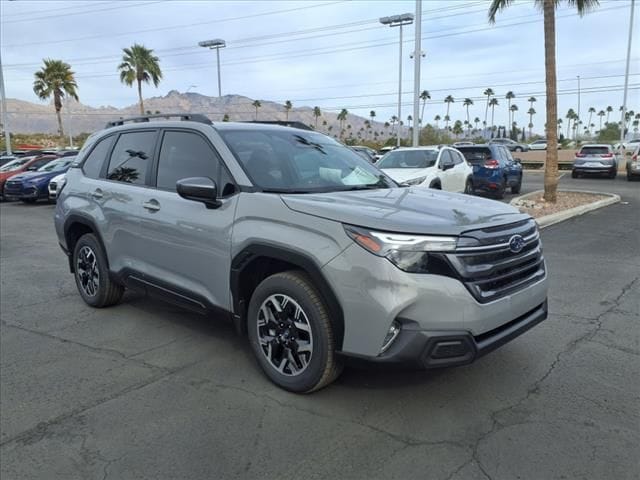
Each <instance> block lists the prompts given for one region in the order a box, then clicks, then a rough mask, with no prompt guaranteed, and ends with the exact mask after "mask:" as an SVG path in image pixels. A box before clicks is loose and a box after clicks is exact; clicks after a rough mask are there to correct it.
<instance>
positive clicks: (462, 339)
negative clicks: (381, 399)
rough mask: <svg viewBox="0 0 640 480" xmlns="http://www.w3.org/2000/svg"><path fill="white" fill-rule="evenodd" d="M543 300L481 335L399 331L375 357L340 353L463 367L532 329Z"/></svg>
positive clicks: (544, 313) (544, 306)
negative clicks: (381, 352)
mask: <svg viewBox="0 0 640 480" xmlns="http://www.w3.org/2000/svg"><path fill="white" fill-rule="evenodd" d="M547 315H548V308H547V301H546V300H545V301H544V303H542V304H540V305H538V306H537V307H534V308H533V309H531V310H530V311H529V312H526V313H525V314H523V315H521V316H519V317H518V318H516V319H514V320H512V321H511V322H509V323H507V324H505V325H502V326H500V327H498V328H495V329H493V330H491V331H489V332H486V333H484V334H482V335H477V336H473V335H472V334H471V333H469V332H466V331H463V330H452V331H438V330H434V331H425V330H413V329H411V328H410V327H409V328H403V329H402V330H401V332H400V334H399V335H398V337H397V338H396V340H395V341H394V342H393V344H392V345H391V347H390V348H389V349H388V350H387V351H386V352H384V353H383V354H382V355H379V356H377V357H373V358H371V357H361V356H358V355H348V354H343V356H344V357H346V358H347V359H349V358H354V359H362V360H366V361H369V362H372V363H375V364H381V365H392V366H401V367H407V368H417V369H431V368H442V367H454V366H459V365H467V364H469V363H472V362H474V361H475V360H477V359H478V358H480V357H482V356H484V355H486V354H488V353H490V352H492V351H493V350H495V349H497V348H498V347H500V346H502V345H504V344H505V343H508V342H510V341H511V340H513V339H515V338H516V337H518V336H520V335H522V334H523V333H525V332H526V331H527V330H529V329H531V328H533V327H534V326H536V325H537V324H538V323H540V322H542V321H543V320H545V319H546V318H547Z"/></svg>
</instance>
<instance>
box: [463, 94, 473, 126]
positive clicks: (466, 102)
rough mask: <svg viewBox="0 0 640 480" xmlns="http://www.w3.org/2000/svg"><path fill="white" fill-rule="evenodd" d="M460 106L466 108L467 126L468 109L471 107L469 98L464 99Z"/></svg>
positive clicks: (471, 102)
mask: <svg viewBox="0 0 640 480" xmlns="http://www.w3.org/2000/svg"><path fill="white" fill-rule="evenodd" d="M462 105H463V106H465V107H467V124H469V107H470V106H471V105H473V100H471V99H470V98H465V99H464V102H462Z"/></svg>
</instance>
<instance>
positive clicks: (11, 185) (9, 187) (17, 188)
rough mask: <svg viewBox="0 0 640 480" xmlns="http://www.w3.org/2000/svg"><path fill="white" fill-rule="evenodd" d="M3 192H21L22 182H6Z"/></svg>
mask: <svg viewBox="0 0 640 480" xmlns="http://www.w3.org/2000/svg"><path fill="white" fill-rule="evenodd" d="M4 191H5V192H6V193H21V192H22V182H11V181H8V182H6V183H5V184H4Z"/></svg>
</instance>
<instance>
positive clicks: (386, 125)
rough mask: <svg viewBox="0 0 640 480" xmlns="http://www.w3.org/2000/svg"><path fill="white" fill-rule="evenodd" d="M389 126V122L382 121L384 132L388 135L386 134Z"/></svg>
mask: <svg viewBox="0 0 640 480" xmlns="http://www.w3.org/2000/svg"><path fill="white" fill-rule="evenodd" d="M390 126H391V124H390V123H389V122H384V134H385V135H387V136H388V134H387V130H389V127H390Z"/></svg>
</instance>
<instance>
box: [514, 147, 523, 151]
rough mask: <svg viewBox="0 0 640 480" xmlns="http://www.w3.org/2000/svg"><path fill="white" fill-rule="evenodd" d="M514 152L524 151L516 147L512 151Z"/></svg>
mask: <svg viewBox="0 0 640 480" xmlns="http://www.w3.org/2000/svg"><path fill="white" fill-rule="evenodd" d="M513 150H514V151H515V152H524V150H523V149H522V147H516V148H514V149H513Z"/></svg>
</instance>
